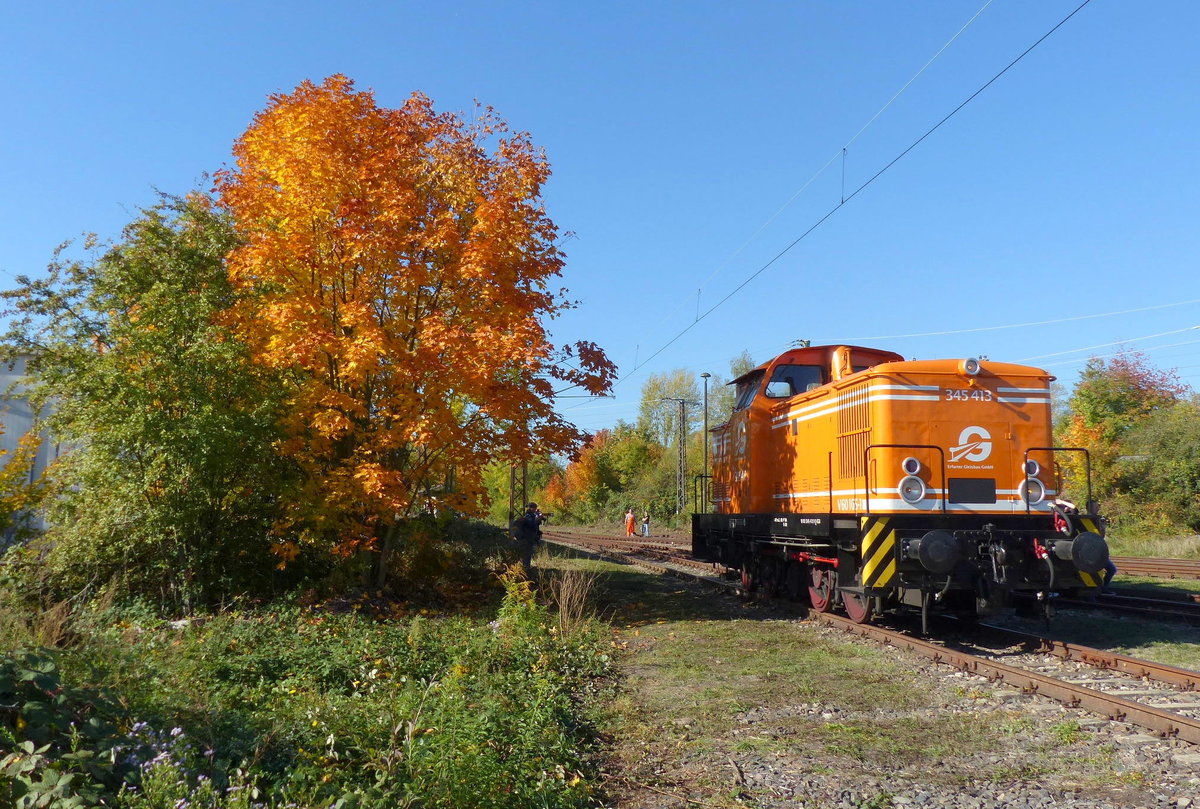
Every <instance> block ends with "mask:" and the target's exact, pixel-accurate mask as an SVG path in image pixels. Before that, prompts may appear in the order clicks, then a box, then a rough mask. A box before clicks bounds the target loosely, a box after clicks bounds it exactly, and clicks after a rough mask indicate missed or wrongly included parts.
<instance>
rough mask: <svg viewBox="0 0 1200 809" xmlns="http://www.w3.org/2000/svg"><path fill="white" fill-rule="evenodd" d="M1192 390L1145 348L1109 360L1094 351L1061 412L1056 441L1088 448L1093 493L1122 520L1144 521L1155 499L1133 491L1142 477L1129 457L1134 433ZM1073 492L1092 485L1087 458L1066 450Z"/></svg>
mask: <svg viewBox="0 0 1200 809" xmlns="http://www.w3.org/2000/svg"><path fill="white" fill-rule="evenodd" d="M1186 392H1187V387H1186V386H1185V385H1183V384H1181V383H1180V382H1179V379H1178V376H1177V375H1176V374H1175V372H1174V371H1163V370H1161V369H1159V368H1155V367H1154V366H1153V365H1152V364H1151V363H1150V361H1149V360H1148V359H1147V358H1146V356H1145V355H1144V354H1142V353H1140V352H1123V353H1121V354H1118V355H1117V356H1116V357H1114V358H1112V359H1109V360H1106V359H1104V358H1099V357H1093V358H1092V359H1090V360H1088V363H1087V366H1086V367H1085V368H1084V370H1083V371H1082V372H1081V373H1080V377H1079V382H1078V383H1077V384H1076V386H1075V390H1074V391H1073V393H1072V394H1071V398H1070V400H1069V402H1068V411H1067V412H1066V414H1065V415H1062V416H1060V417H1059V420H1058V424H1057V426H1058V431H1057V433H1058V434H1057V439H1056V443H1057V444H1058V445H1060V446H1070V447H1082V448H1084V449H1087V450H1088V454H1089V457H1090V460H1091V470H1092V490H1091V491H1092V496H1093V498H1094V499H1096V500H1098V501H1100V502H1101V503H1102V504H1103V505H1104V507H1105V511H1106V513H1108V515H1109V516H1110V518H1111V519H1112V520H1113V521H1114V522H1115V523H1117V524H1124V525H1131V524H1133V523H1138V522H1143V521H1144V520H1145V517H1146V515H1147V514H1149V513H1150V508H1151V507H1150V504H1148V503H1146V502H1143V501H1142V500H1141V499H1139V497H1138V496H1137V495H1135V494H1134V489H1135V488H1137V486H1138V485H1140V484H1139V481H1138V480H1134V479H1131V478H1130V473H1131V472H1132V471H1133V469H1134V467H1133V466H1131V465H1130V464H1129V463H1128V462H1127V460H1125V459H1127V458H1128V456H1129V455H1131V454H1136V453H1131V452H1130V451H1129V450H1128V448H1127V447H1126V441H1127V439H1128V438H1129V436H1130V434H1131V433H1132V432H1133V431H1134V430H1135V429H1137V428H1138V427H1139V426H1140V425H1141V424H1142V423H1143V422H1145V421H1146V420H1147V419H1150V418H1151V417H1152V416H1154V415H1155V414H1158V413H1162V412H1164V411H1167V410H1170V409H1171V408H1173V407H1174V406H1175V405H1176V403H1177V402H1179V401H1180V399H1181V397H1182V396H1184V394H1185V393H1186ZM1060 463H1061V465H1062V468H1063V470H1064V472H1065V473H1066V484H1067V485H1066V492H1065V494H1066V495H1067V497H1068V498H1070V499H1073V500H1076V501H1079V500H1081V499H1082V498H1083V497H1085V496H1086V491H1087V485H1086V480H1085V467H1084V464H1083V462H1082V459H1081V458H1080V457H1079V456H1077V455H1073V454H1065V453H1064V454H1063V455H1062V456H1061V457H1060Z"/></svg>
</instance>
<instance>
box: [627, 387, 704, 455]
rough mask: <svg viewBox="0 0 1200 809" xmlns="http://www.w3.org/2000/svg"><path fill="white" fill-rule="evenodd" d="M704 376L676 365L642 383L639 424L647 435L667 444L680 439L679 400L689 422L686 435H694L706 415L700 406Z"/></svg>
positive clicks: (685, 431) (685, 430)
mask: <svg viewBox="0 0 1200 809" xmlns="http://www.w3.org/2000/svg"><path fill="white" fill-rule="evenodd" d="M700 398H701V392H700V379H699V377H698V376H697V375H696V374H694V373H692V372H691V371H689V370H687V369H686V368H676V369H675V370H674V371H669V372H667V373H663V374H651V375H650V376H649V377H648V378H647V379H646V381H645V383H643V385H642V401H641V404H640V405H639V406H638V420H637V427H638V429H639V430H641V431H642V432H643V433H644V434H645V435H646V437H647V438H650V439H651V440H654V441H657V442H658V443H659V444H662V445H663V446H674V445H676V444H677V443H678V441H679V410H680V408H679V402H678V401H675V400H678V399H683V400H685V401H686V402H688V403H689V404H687V405H685V407H684V408H683V410H684V416H685V418H686V419H687V423H686V425H685V426H684V433H685V435H690V434H691V433H692V432H693V431H694V430H695V429H696V427H697V426H698V425H699V424H700V423H701V421H702V419H703V418H704V413H703V411H702V410H701V408H700Z"/></svg>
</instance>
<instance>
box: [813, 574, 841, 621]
mask: <svg viewBox="0 0 1200 809" xmlns="http://www.w3.org/2000/svg"><path fill="white" fill-rule="evenodd" d="M808 571H809V573H808V581H809V585H808V598H809V600H810V601H811V602H812V608H813V609H814V610H816V611H817V612H829V610H830V609H831V608H832V607H833V596H834V592H835V590H834V586H835V584H836V579H835V578H834V572H833V571H832V570H827V569H824V568H819V567H810V568H809V569H808Z"/></svg>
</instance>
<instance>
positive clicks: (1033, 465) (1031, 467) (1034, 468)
mask: <svg viewBox="0 0 1200 809" xmlns="http://www.w3.org/2000/svg"><path fill="white" fill-rule="evenodd" d="M1041 471H1042V465H1041V464H1040V463H1038V462H1037V461H1035V460H1033V459H1032V458H1030V459H1029V460H1028V461H1026V462H1025V475H1026V476H1027V477H1031V478H1036V477H1037V476H1038V472H1041Z"/></svg>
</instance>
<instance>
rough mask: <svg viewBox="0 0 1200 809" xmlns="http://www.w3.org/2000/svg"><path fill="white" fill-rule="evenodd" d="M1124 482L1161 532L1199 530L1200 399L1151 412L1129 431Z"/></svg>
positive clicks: (1124, 459)
mask: <svg viewBox="0 0 1200 809" xmlns="http://www.w3.org/2000/svg"><path fill="white" fill-rule="evenodd" d="M1124 450H1125V455H1124V456H1122V461H1123V462H1124V464H1123V465H1124V466H1125V467H1126V468H1125V473H1124V474H1123V475H1122V481H1123V482H1124V483H1125V484H1126V486H1127V487H1128V489H1129V491H1130V493H1131V495H1133V498H1134V499H1135V500H1136V501H1137V502H1138V503H1139V504H1140V508H1141V509H1142V511H1143V513H1144V514H1145V515H1146V517H1147V521H1148V522H1150V523H1154V524H1157V526H1158V527H1160V528H1166V529H1169V528H1172V527H1174V528H1186V529H1187V530H1189V531H1193V532H1196V531H1200V398H1197V397H1192V398H1191V399H1189V400H1187V401H1182V402H1179V403H1177V404H1175V405H1173V406H1171V407H1169V408H1165V409H1161V410H1158V411H1156V412H1154V413H1151V414H1150V415H1149V416H1147V417H1146V418H1145V419H1143V420H1142V421H1141V422H1139V423H1138V424H1136V425H1135V426H1134V427H1133V428H1132V429H1131V430H1130V431H1129V434H1128V436H1127V438H1126V440H1125V442H1124Z"/></svg>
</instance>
